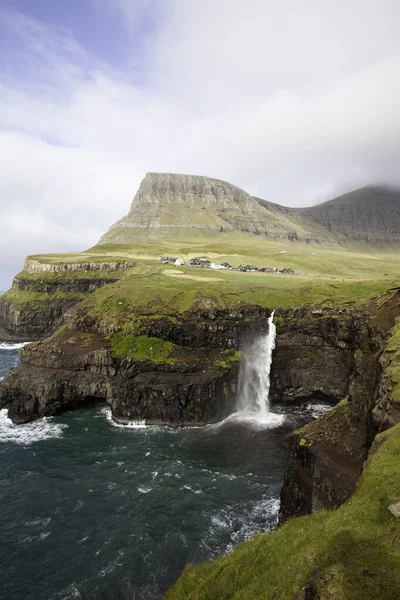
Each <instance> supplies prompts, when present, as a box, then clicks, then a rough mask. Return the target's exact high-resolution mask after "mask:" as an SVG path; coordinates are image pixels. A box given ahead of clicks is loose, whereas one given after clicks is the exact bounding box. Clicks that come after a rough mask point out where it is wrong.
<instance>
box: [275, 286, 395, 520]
mask: <svg viewBox="0 0 400 600" xmlns="http://www.w3.org/2000/svg"><path fill="white" fill-rule="evenodd" d="M399 315H400V294H399V292H394V293H392V294H391V295H389V296H388V297H387V299H386V301H384V302H378V303H370V305H369V306H366V307H364V309H362V310H361V311H357V312H356V314H355V315H354V316H353V317H351V318H350V321H349V323H350V322H351V324H350V330H349V331H351V332H352V333H351V336H350V338H349V339H348V342H351V343H350V346H348V349H350V348H351V354H352V356H351V358H350V356H348V360H347V361H346V359H345V357H343V367H344V370H343V375H344V381H343V382H342V383H343V387H342V393H343V392H345V394H344V395H345V399H344V400H343V401H342V402H340V404H339V405H338V406H337V407H336V408H335V409H334V410H333V411H332V412H331V413H328V414H327V415H324V416H323V417H321V418H320V419H318V420H317V421H315V422H313V423H310V424H309V425H306V426H305V427H303V428H302V429H300V430H298V431H295V432H294V433H293V434H292V435H291V436H290V458H289V463H288V467H287V470H286V473H285V482H284V486H283V488H282V492H281V509H280V510H281V521H285V520H286V519H287V518H289V517H293V516H300V515H304V514H307V513H310V512H314V511H315V510H319V509H320V508H337V507H338V506H340V505H341V504H342V503H343V502H344V501H345V500H346V499H347V498H349V496H350V495H351V494H352V493H353V492H354V490H355V488H356V485H357V481H358V479H359V477H360V474H361V472H362V469H363V464H364V461H365V460H366V458H367V455H368V450H369V448H370V445H371V443H372V441H373V439H374V436H375V434H376V433H377V432H378V431H381V430H383V429H385V428H387V427H388V426H392V425H394V424H396V423H398V422H400V411H399V410H398V404H397V402H398V401H397V399H396V395H393V390H394V389H395V385H396V383H395V381H394V379H393V373H392V372H391V371H390V368H389V366H388V363H387V360H388V355H389V354H393V348H391V347H390V340H391V339H392V338H393V336H394V335H396V334H395V333H394V328H397V325H396V318H397V317H398V316H399ZM346 319H349V316H348V315H346ZM335 327H336V330H337V333H339V332H340V330H342V333H341V334H340V335H339V339H338V342H339V345H340V346H341V345H342V344H343V345H344V344H346V346H347V343H348V342H346V339H345V338H346V333H345V331H343V329H342V327H343V323H338V324H337V325H336V326H335ZM329 329H330V330H331V331H332V327H331V326H330V327H329V328H328V330H329ZM334 337H335V338H336V335H335V336H334ZM305 348H306V347H305ZM343 350H344V348H343ZM283 352H284V353H285V350H284V349H283ZM305 353H307V350H306V349H305ZM320 356H321V359H322V360H324V361H325V362H326V353H324V352H321V354H320ZM315 358H317V357H315ZM389 363H390V361H389ZM339 364H340V363H336V365H337V366H335V363H334V364H333V372H332V373H331V376H332V375H333V377H334V376H335V373H336V374H339V372H340V367H339ZM326 366H327V369H328V370H331V369H332V363H331V362H329V361H328V362H326ZM331 376H330V377H329V379H330V378H331ZM335 379H336V383H338V382H339V381H338V380H339V378H335ZM333 391H334V388H333ZM333 396H334V394H333Z"/></svg>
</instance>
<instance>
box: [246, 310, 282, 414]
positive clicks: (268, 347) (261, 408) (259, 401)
mask: <svg viewBox="0 0 400 600" xmlns="http://www.w3.org/2000/svg"><path fill="white" fill-rule="evenodd" d="M275 338H276V327H275V324H274V313H272V314H271V316H270V317H269V319H268V333H267V334H266V335H263V336H261V337H259V338H257V339H256V340H255V341H254V342H253V344H252V345H251V347H250V348H249V349H248V350H247V352H245V353H244V356H243V360H242V365H241V371H240V375H239V394H238V401H237V411H238V412H236V413H235V416H236V417H237V418H241V419H243V420H251V421H257V422H258V423H261V424H277V425H278V424H279V423H281V422H282V420H283V418H284V417H283V416H282V415H275V414H274V413H271V412H270V406H269V388H270V372H271V365H272V353H273V350H274V348H275Z"/></svg>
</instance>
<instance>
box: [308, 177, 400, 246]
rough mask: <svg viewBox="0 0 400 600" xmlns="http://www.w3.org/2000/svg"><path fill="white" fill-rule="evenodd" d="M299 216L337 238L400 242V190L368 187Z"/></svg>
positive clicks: (374, 241)
mask: <svg viewBox="0 0 400 600" xmlns="http://www.w3.org/2000/svg"><path fill="white" fill-rule="evenodd" d="M297 214H299V215H300V216H303V217H305V218H306V219H310V220H312V221H314V222H315V223H318V224H319V225H322V226H323V227H326V229H327V230H328V231H330V232H332V233H334V234H335V235H336V236H338V235H342V236H344V238H345V239H348V240H353V241H358V242H367V243H371V244H391V243H399V241H400V190H399V189H397V190H396V189H393V188H389V187H385V186H373V185H371V186H367V187H363V188H360V189H358V190H355V191H353V192H349V193H348V194H344V195H343V196H339V197H338V198H335V199H334V200H330V201H328V202H324V203H323V204H319V205H317V206H312V207H310V208H304V209H298V210H297Z"/></svg>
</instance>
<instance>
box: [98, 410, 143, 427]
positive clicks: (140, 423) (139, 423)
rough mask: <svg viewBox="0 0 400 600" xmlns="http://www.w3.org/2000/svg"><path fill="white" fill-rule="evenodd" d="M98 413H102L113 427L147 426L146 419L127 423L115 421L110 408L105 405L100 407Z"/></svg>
mask: <svg viewBox="0 0 400 600" xmlns="http://www.w3.org/2000/svg"><path fill="white" fill-rule="evenodd" d="M100 413H101V414H102V415H104V416H105V417H106V419H107V421H108V422H109V423H111V425H113V427H121V428H123V429H145V428H146V427H147V425H146V421H130V422H129V423H117V421H115V420H114V419H113V417H112V413H111V408H110V407H109V406H105V407H104V408H102V409H101V411H100Z"/></svg>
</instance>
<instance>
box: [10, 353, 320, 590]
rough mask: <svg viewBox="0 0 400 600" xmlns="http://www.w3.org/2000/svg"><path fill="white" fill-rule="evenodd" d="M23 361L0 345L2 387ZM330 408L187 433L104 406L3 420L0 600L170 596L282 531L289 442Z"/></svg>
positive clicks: (283, 409) (302, 408)
mask: <svg viewBox="0 0 400 600" xmlns="http://www.w3.org/2000/svg"><path fill="white" fill-rule="evenodd" d="M17 362H18V349H17V348H16V347H13V346H11V347H10V346H9V345H5V344H2V345H1V346H0V377H3V376H4V375H5V373H6V372H7V370H8V369H9V368H12V367H14V366H15V365H16V364H17ZM326 408H327V407H325V406H324V405H314V404H312V403H305V404H304V405H302V406H300V407H292V408H288V407H287V406H286V407H285V406H279V405H278V406H274V412H276V413H281V414H282V415H283V414H285V419H284V420H283V423H282V424H280V425H277V426H271V427H257V426H255V425H254V424H251V423H250V422H248V423H240V422H236V421H228V422H226V423H222V424H220V425H213V426H208V427H203V428H191V429H170V428H166V427H133V426H131V427H129V426H119V425H116V424H115V423H113V421H112V419H111V414H110V409H109V408H108V407H107V406H106V405H101V404H99V405H93V406H90V407H86V408H82V409H81V410H76V411H74V412H69V413H65V414H63V415H62V416H59V417H55V418H49V419H41V420H39V421H35V422H33V423H30V424H27V425H22V426H14V425H13V424H12V423H11V421H10V420H9V419H8V417H7V411H6V410H4V409H3V410H1V411H0V502H1V510H0V539H1V544H0V577H1V598H2V600H67V599H72V598H81V599H85V600H89V599H93V600H94V599H96V600H100V599H101V600H103V599H104V600H106V599H107V600H110V599H111V598H112V599H116V600H118V599H121V600H123V599H128V598H129V599H130V600H134V599H137V600H155V599H159V598H162V596H163V594H164V593H165V591H166V590H167V589H168V587H170V586H171V585H172V584H173V583H174V582H175V581H176V579H177V578H178V577H179V575H180V573H181V571H182V570H183V568H184V567H185V566H186V565H187V564H189V563H193V562H195V563H196V562H199V561H204V560H208V559H212V558H214V557H216V556H218V555H220V554H224V553H226V552H229V551H231V550H232V549H233V548H234V547H235V546H237V545H238V544H239V543H241V542H243V541H245V540H246V539H248V538H249V537H251V536H252V535H253V534H254V533H256V532H259V531H270V530H271V529H273V528H274V527H275V526H276V523H277V517H278V510H279V491H280V487H281V485H282V481H283V473H284V468H285V464H286V460H287V444H286V441H285V435H286V434H287V433H288V432H289V431H291V430H292V429H293V428H294V427H296V426H299V425H301V424H303V423H305V422H307V421H309V420H310V419H312V418H313V417H314V416H317V414H319V413H320V412H321V411H324V410H325V409H326ZM278 422H279V421H278Z"/></svg>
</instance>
